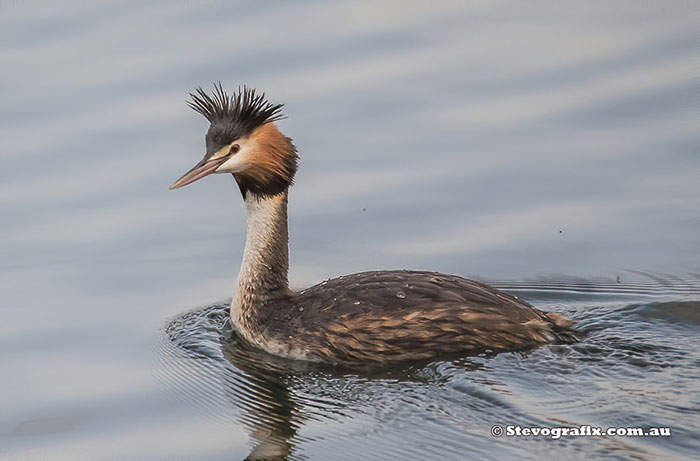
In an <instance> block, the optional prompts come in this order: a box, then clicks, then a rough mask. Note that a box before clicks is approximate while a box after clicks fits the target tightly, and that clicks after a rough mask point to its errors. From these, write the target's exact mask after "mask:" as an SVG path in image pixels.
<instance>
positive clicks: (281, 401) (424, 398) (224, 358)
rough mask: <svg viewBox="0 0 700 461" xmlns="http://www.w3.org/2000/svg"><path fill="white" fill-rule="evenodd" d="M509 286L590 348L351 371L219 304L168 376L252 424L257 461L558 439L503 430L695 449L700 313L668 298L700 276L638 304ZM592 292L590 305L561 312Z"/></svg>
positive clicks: (527, 452)
mask: <svg viewBox="0 0 700 461" xmlns="http://www.w3.org/2000/svg"><path fill="white" fill-rule="evenodd" d="M501 285H509V286H511V288H510V289H511V290H516V291H517V292H518V294H519V295H521V296H522V295H523V294H524V293H525V294H527V295H528V296H529V298H530V299H529V300H530V301H533V302H535V303H537V304H539V305H543V304H550V305H554V304H556V305H557V307H558V308H559V309H562V310H563V311H565V312H566V313H567V314H568V315H571V316H572V317H573V318H574V319H575V320H576V322H577V325H578V326H579V328H581V329H582V330H583V331H584V332H585V333H586V338H585V339H584V340H583V341H582V342H580V343H577V344H574V345H557V346H545V347H542V348H540V349H537V350H534V351H532V352H529V353H506V354H500V355H496V356H490V357H483V356H477V357H454V358H449V357H445V358H443V359H442V360H439V361H434V362H422V363H407V364H402V365H397V366H394V367H391V368H384V367H375V368H367V369H352V370H350V369H346V370H343V369H336V368H332V367H327V366H324V365H317V364H309V363H306V362H295V361H290V360H285V359H281V358H278V357H275V356H271V355H269V354H267V353H265V352H263V351H260V350H257V349H255V348H252V347H250V346H248V345H247V344H246V343H245V342H243V341H241V340H239V339H238V337H237V336H236V335H235V333H234V332H232V331H231V328H230V324H229V323H228V320H227V313H228V305H227V304H217V305H214V306H209V307H205V308H201V309H198V310H195V311H191V312H188V313H186V314H183V315H182V316H180V317H178V318H176V319H174V320H173V321H172V322H170V323H169V324H168V326H167V327H166V330H165V335H164V341H163V342H162V343H161V356H162V359H163V361H162V364H161V367H160V369H159V373H160V376H161V379H162V380H165V381H168V380H170V381H172V380H176V381H180V382H182V381H183V380H185V381H186V380H191V381H192V382H191V386H189V389H188V391H187V393H189V395H187V393H185V395H182V396H181V397H185V398H187V399H190V400H196V401H199V403H198V404H197V405H199V406H200V407H206V408H208V410H207V411H209V412H211V413H212V415H215V416H216V417H221V418H223V419H222V421H223V422H225V421H226V420H227V418H229V420H228V423H229V424H230V422H231V421H235V422H237V424H242V425H243V427H245V428H246V429H247V433H248V436H249V440H250V441H251V448H250V454H249V457H248V459H307V458H311V459H357V458H361V457H367V458H369V459H457V458H459V457H460V456H461V455H462V453H463V452H464V450H470V452H471V453H473V454H474V457H475V458H479V457H482V458H483V457H489V456H490V457H494V456H499V457H513V456H514V457H520V458H523V457H524V458H537V457H538V456H541V455H544V454H545V453H546V452H547V451H548V450H550V449H551V446H552V445H551V444H552V443H555V442H553V441H552V440H549V439H546V438H529V439H522V438H521V439H517V440H516V439H506V438H504V439H498V440H494V439H493V437H491V436H490V435H489V433H488V429H489V428H490V427H491V426H492V425H494V424H519V425H523V426H579V425H583V424H592V425H594V426H601V427H608V426H635V427H636V426H644V427H649V426H662V427H671V428H672V431H673V436H674V438H673V440H672V441H671V440H668V439H666V440H664V439H650V438H646V439H634V438H614V439H612V438H606V439H574V438H570V439H566V440H564V439H561V440H558V441H556V446H557V449H558V450H559V452H561V453H563V454H564V455H566V456H571V457H573V458H580V457H581V456H582V455H584V456H585V457H595V456H622V457H625V458H627V457H638V458H640V459H646V458H650V457H651V458H654V457H668V456H672V455H674V454H675V455H676V456H678V455H681V454H687V453H689V452H690V450H691V449H695V448H696V446H695V445H696V444H695V443H694V442H693V441H692V436H691V435H692V433H693V431H694V430H696V429H700V428H698V427H696V426H697V424H696V423H694V422H693V418H694V415H697V410H696V409H694V408H693V405H692V403H691V402H692V400H693V395H695V394H697V389H695V388H694V382H693V380H692V378H691V377H689V376H688V375H687V373H686V370H687V369H688V368H689V367H692V366H693V365H692V361H693V359H692V358H691V357H690V355H692V354H688V352H689V351H690V350H692V348H694V347H698V346H700V344H697V339H693V340H691V341H688V337H689V334H691V333H694V334H695V335H696V337H697V312H698V309H700V305H699V304H698V303H697V302H694V301H671V302H665V301H664V299H665V297H667V296H677V294H674V292H677V291H679V290H680V291H684V292H685V294H686V295H687V296H691V297H697V296H698V295H700V288H698V287H697V285H698V284H697V280H696V281H695V284H694V285H695V286H693V283H692V280H690V279H687V280H685V284H682V283H680V282H678V283H677V284H675V285H673V286H669V290H668V291H666V292H663V291H661V290H657V291H656V292H655V295H656V296H655V299H652V300H651V302H648V301H646V302H635V301H633V302H629V301H630V300H629V297H630V296H631V293H630V292H629V290H628V289H627V288H624V289H620V290H617V291H616V290H615V288H614V286H608V285H606V284H601V286H600V287H599V289H598V290H596V286H595V283H593V282H587V283H583V281H582V282H581V283H572V284H569V285H567V284H565V283H556V282H543V283H541V284H537V285H534V284H529V285H528V284H523V283H521V284H501ZM516 285H517V288H513V286H516ZM652 285H653V284H649V285H648V286H646V287H641V286H640V288H644V289H642V290H640V294H639V296H640V299H644V298H648V297H650V296H652V292H653V290H652ZM581 290H583V291H585V292H586V293H587V294H586V296H587V298H585V299H584V298H578V299H575V300H574V299H572V300H570V301H568V302H562V299H563V298H564V297H565V296H566V294H567V293H568V294H571V293H574V292H581ZM625 298H626V299H627V301H621V299H625ZM184 370H187V371H184ZM669 382H673V383H674V388H675V389H673V390H669V389H668V383H669ZM203 401H204V403H203ZM226 414H229V415H230V416H225V415H226ZM225 423H226V422H225ZM360 441H362V443H359V442H360Z"/></svg>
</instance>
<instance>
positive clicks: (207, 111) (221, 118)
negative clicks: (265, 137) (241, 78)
mask: <svg viewBox="0 0 700 461" xmlns="http://www.w3.org/2000/svg"><path fill="white" fill-rule="evenodd" d="M190 96H191V97H192V100H191V101H188V102H187V105H189V106H190V107H191V108H192V109H194V110H196V111H197V112H199V113H200V114H202V115H204V116H205V117H206V118H207V120H209V122H210V123H211V126H210V127H209V131H208V132H207V137H206V141H207V153H208V154H213V153H214V152H216V151H217V150H219V149H220V148H221V147H223V146H225V145H226V144H230V143H232V142H233V141H235V140H236V139H239V138H241V137H244V136H247V135H249V134H250V133H252V132H253V130H255V129H256V128H257V127H259V126H261V125H264V124H265V123H269V122H274V121H277V120H280V119H283V118H284V116H283V115H282V114H281V112H280V111H281V110H282V107H283V104H272V103H270V102H268V101H267V100H266V99H265V94H264V93H261V94H257V93H256V91H255V89H254V88H248V87H246V86H245V85H244V86H243V87H242V88H241V87H239V88H238V91H236V92H235V93H233V94H232V95H230V96H229V95H228V94H227V93H226V91H225V90H224V89H223V87H222V86H221V82H219V83H215V84H214V90H213V91H212V93H211V94H208V93H207V92H206V91H204V90H203V89H202V88H201V87H200V88H197V89H196V90H195V92H194V93H190Z"/></svg>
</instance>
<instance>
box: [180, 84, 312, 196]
mask: <svg viewBox="0 0 700 461" xmlns="http://www.w3.org/2000/svg"><path fill="white" fill-rule="evenodd" d="M190 96H191V98H192V99H191V101H189V102H188V105H189V106H190V107H191V108H192V109H194V110H195V111H197V112H199V113H200V114H202V115H204V117H206V118H207V120H209V123H210V125H209V130H208V131H207V134H206V136H205V141H206V153H205V154H204V158H203V159H202V160H201V161H200V162H199V163H197V164H196V165H195V166H194V167H193V168H192V169H191V170H189V171H188V172H187V173H185V174H184V175H182V177H180V178H179V179H178V180H177V181H175V182H174V183H173V184H172V185H171V186H170V189H177V188H178V187H182V186H186V185H187V184H190V183H192V182H194V181H196V180H198V179H201V178H203V177H205V176H208V175H210V174H212V173H231V174H233V177H234V178H235V179H236V182H237V183H238V186H239V187H240V189H241V192H242V193H243V196H244V197H245V195H246V194H247V193H248V192H250V193H254V194H258V195H276V194H279V193H281V192H283V191H284V190H286V189H287V188H288V187H289V186H290V185H291V184H292V182H293V180H294V174H295V173H296V170H297V162H298V158H299V157H298V156H297V151H296V148H295V147H294V144H292V140H291V139H290V138H288V137H286V136H284V135H283V134H282V133H281V132H280V131H279V130H278V129H277V126H275V123H274V122H275V121H277V120H280V119H282V118H284V117H283V115H282V114H281V113H280V110H281V109H282V104H271V103H270V102H268V101H267V100H266V99H265V95H264V94H256V91H255V90H254V89H252V88H247V87H245V86H244V87H243V88H239V89H238V91H237V92H235V93H234V94H233V95H231V96H229V95H228V94H227V93H226V92H225V91H224V89H223V88H222V86H221V83H219V84H216V85H214V90H213V92H212V93H211V94H208V93H207V92H205V91H204V90H203V89H202V88H197V89H196V90H195V92H194V93H190Z"/></svg>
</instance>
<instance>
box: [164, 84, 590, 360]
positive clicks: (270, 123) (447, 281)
mask: <svg viewBox="0 0 700 461" xmlns="http://www.w3.org/2000/svg"><path fill="white" fill-rule="evenodd" d="M192 98H193V101H192V102H191V103H190V105H191V106H192V107H193V108H194V109H195V110H197V111H198V112H200V113H202V114H203V115H205V116H206V117H207V118H208V119H209V121H210V122H211V126H210V129H209V132H208V133H207V137H206V141H207V142H206V144H207V154H206V155H205V157H204V159H203V160H202V161H201V162H200V163H198V164H197V165H196V166H195V167H194V168H193V169H192V170H190V171H189V172H187V173H186V174H185V175H184V176H182V177H181V178H180V179H178V180H177V181H176V182H175V183H174V184H173V185H172V186H171V188H177V187H181V186H183V185H186V184H189V183H190V182H193V181H196V180H197V179H200V178H201V177H203V176H206V175H208V174H210V173H232V174H233V176H234V178H235V179H236V182H237V183H238V185H239V188H240V190H241V193H242V195H243V198H244V201H245V205H246V213H247V229H246V243H245V249H244V253H243V260H242V263H241V270H240V272H239V275H238V279H237V283H236V291H235V294H234V297H233V300H232V302H231V322H232V324H233V326H234V327H235V328H236V330H237V331H238V333H239V334H240V335H241V336H242V337H243V338H245V339H246V340H247V341H249V342H250V343H252V344H254V345H256V346H258V347H260V348H262V349H264V350H266V351H267V352H270V353H273V354H277V355H282V356H286V357H290V358H294V359H301V360H311V361H318V362H327V363H333V364H338V365H354V364H368V363H386V362H397V361H405V360H416V359H429V358H433V357H437V356H439V355H441V354H445V353H459V352H463V353H470V354H474V353H482V352H489V351H493V352H498V351H514V350H525V349H530V348H533V347H536V346H539V345H541V344H546V343H550V342H572V341H575V340H576V332H575V331H574V330H572V329H571V326H572V322H571V321H570V320H568V319H566V318H565V317H563V316H562V315H560V314H555V313H547V312H542V311H540V310H538V309H535V308H534V307H532V306H531V305H529V304H528V303H526V302H524V301H521V300H519V299H517V298H516V297H514V296H512V295H509V294H506V293H504V292H502V291H499V290H497V289H495V288H492V287H490V286H488V285H485V284H483V283H480V282H476V281H472V280H467V279H465V278H462V277H459V276H455V275H445V274H439V273H435V272H418V271H404V270H392V271H372V272H361V273H357V274H352V275H347V276H343V277H338V278H335V279H332V280H328V281H325V282H322V283H320V284H318V285H315V286H313V287H310V288H308V289H305V290H302V291H292V290H290V289H289V286H288V281H287V274H288V269H289V258H288V229H287V201H288V188H289V187H290V186H291V184H292V181H293V178H294V174H295V172H296V167H297V160H298V156H297V151H296V148H295V147H294V145H293V144H292V142H291V139H290V138H287V137H285V136H284V135H283V134H282V133H281V132H280V131H279V130H278V129H277V127H276V126H275V124H274V121H275V120H277V119H278V118H279V109H280V108H281V106H280V105H272V104H270V103H268V102H267V101H266V100H265V99H264V95H256V94H255V91H254V90H250V89H247V88H244V89H242V90H239V91H238V93H236V94H234V95H233V96H228V95H227V94H226V93H225V92H224V91H223V89H222V87H221V86H220V85H219V86H218V87H216V88H215V91H214V94H213V95H212V96H210V95H208V94H207V93H205V92H204V91H203V90H201V89H198V90H197V93H196V94H192ZM246 117H247V118H246ZM251 120H252V121H254V123H253V122H251Z"/></svg>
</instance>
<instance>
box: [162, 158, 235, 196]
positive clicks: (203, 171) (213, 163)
mask: <svg viewBox="0 0 700 461" xmlns="http://www.w3.org/2000/svg"><path fill="white" fill-rule="evenodd" d="M228 158H229V156H227V155H226V156H224V157H219V158H216V159H211V158H209V159H208V158H206V157H205V158H204V159H202V161H201V162H199V163H198V164H196V165H195V166H194V168H192V169H191V170H190V171H188V172H187V173H185V174H183V175H182V176H181V177H180V179H178V180H177V181H175V182H174V183H173V184H172V185H171V186H170V189H177V188H178V187H182V186H186V185H188V184H190V183H193V182H195V181H196V180H198V179H201V178H203V177H205V176H208V175H210V174H212V173H213V172H215V171H216V169H217V168H219V166H220V165H221V164H222V163H224V162H225V161H226V160H228Z"/></svg>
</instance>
